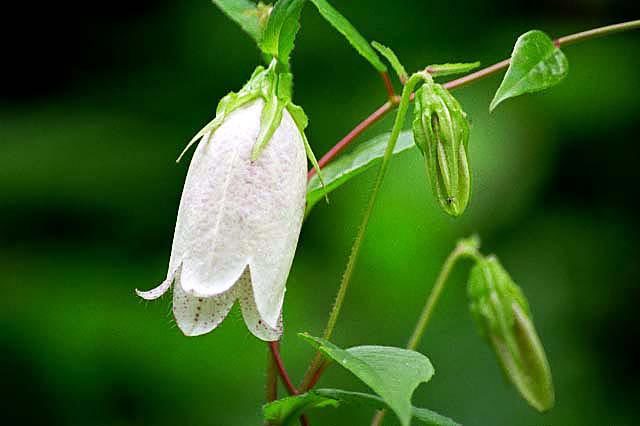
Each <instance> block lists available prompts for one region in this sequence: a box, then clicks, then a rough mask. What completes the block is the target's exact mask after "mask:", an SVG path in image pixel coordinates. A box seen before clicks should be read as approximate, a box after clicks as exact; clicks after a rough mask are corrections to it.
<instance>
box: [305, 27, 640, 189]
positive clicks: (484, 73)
mask: <svg viewBox="0 0 640 426" xmlns="http://www.w3.org/2000/svg"><path fill="white" fill-rule="evenodd" d="M638 28H640V20H635V21H629V22H623V23H620V24H614V25H609V26H606V27H600V28H595V29H592V30H588V31H583V32H580V33H576V34H571V35H567V36H564V37H560V38H557V39H556V40H554V43H555V44H556V46H566V45H571V44H574V43H578V42H581V41H586V40H590V39H593V38H596V37H602V36H605V35H610V34H614V33H618V32H622V31H629V30H633V29H638ZM509 63H510V60H509V59H505V60H503V61H500V62H498V63H495V64H493V65H490V66H488V67H486V68H483V69H481V70H479V71H476V72H474V73H471V74H468V75H465V76H464V77H460V78H457V79H455V80H451V81H448V82H447V83H444V84H443V86H444V87H445V88H446V89H449V90H454V89H458V88H460V87H463V86H466V85H468V84H470V83H475V82H476V81H479V80H482V79H483V78H486V77H489V76H491V75H493V74H495V73H497V72H499V71H501V70H503V69H506V68H507V67H508V66H509ZM396 106H397V102H393V101H387V102H386V103H385V104H384V105H382V106H381V107H380V108H378V109H377V110H375V111H374V112H373V113H371V114H370V115H369V116H368V117H367V118H365V119H364V120H362V121H361V122H360V123H359V124H358V125H356V127H354V128H353V130H351V131H350V132H349V133H347V135H346V136H345V137H344V138H342V139H341V140H340V141H339V142H338V143H337V144H336V145H334V146H333V148H331V149H330V150H329V151H328V152H327V153H326V154H325V155H324V156H323V157H322V158H321V159H320V161H318V164H319V165H320V168H322V167H324V166H326V165H327V164H329V163H330V162H331V161H332V160H333V159H334V158H335V157H337V156H338V154H340V153H341V152H342V151H343V150H344V149H345V148H346V147H347V146H349V145H350V144H351V143H352V142H353V141H354V140H355V139H356V138H357V137H358V136H360V135H361V134H362V133H363V132H364V131H365V130H367V129H368V128H369V127H371V126H372V125H373V124H374V123H376V122H378V121H379V120H380V119H382V118H383V117H384V116H385V115H387V113H389V112H390V111H391V110H393V109H394V107H396ZM314 174H315V170H314V169H312V170H311V171H309V174H308V178H309V179H310V178H311V177H312V176H313V175H314Z"/></svg>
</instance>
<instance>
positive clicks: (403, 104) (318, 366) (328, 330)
mask: <svg viewBox="0 0 640 426" xmlns="http://www.w3.org/2000/svg"><path fill="white" fill-rule="evenodd" d="M424 78H425V76H424V75H422V74H414V75H413V76H412V77H411V78H410V79H409V80H408V81H407V84H406V85H405V86H404V89H403V91H402V98H401V99H400V105H399V107H398V113H397V115H396V119H395V122H394V124H393V129H392V130H391V135H390V136H389V142H388V143H387V147H386V149H385V152H384V157H383V158H382V164H381V165H380V168H379V169H378V175H377V177H376V181H375V183H374V185H373V190H372V191H371V196H370V197H369V203H368V204H367V208H366V209H365V212H364V215H363V216H362V221H361V222H360V227H359V228H358V234H357V235H356V239H355V241H354V243H353V246H352V247H351V254H350V255H349V260H348V261H347V266H346V268H345V271H344V274H343V275H342V280H341V282H340V287H339V288H338V294H337V295H336V300H335V302H334V304H333V307H332V308H331V312H330V314H329V320H328V321H327V326H326V327H325V330H324V334H323V336H322V337H323V338H324V339H326V340H330V339H331V336H332V335H333V330H334V329H335V326H336V322H337V321H338V317H339V316H340V312H341V310H342V305H343V303H344V298H345V296H346V294H347V290H348V289H349V284H350V283H351V277H352V276H353V271H354V269H355V266H356V263H357V261H358V256H359V254H360V249H361V248H362V243H363V241H364V236H365V234H366V233H367V227H368V225H369V219H371V213H372V212H373V207H374V206H375V203H376V200H377V198H378V193H379V192H380V187H381V186H382V182H383V180H384V178H385V176H386V174H387V170H388V169H389V163H390V162H391V157H392V156H393V149H394V148H395V146H396V142H397V141H398V137H399V136H400V131H401V130H402V126H403V124H404V121H405V118H406V116H407V110H408V108H409V102H410V100H411V94H412V93H413V88H414V87H415V86H416V85H417V84H418V83H420V82H421V81H423V80H424ZM322 366H323V361H322V356H321V355H320V354H319V353H316V356H315V357H314V361H313V362H312V366H311V367H310V368H309V370H308V371H307V374H306V376H305V379H304V381H303V386H302V389H304V390H307V389H310V388H309V386H310V385H311V384H315V383H313V381H312V380H313V378H314V377H319V373H320V372H321V371H322ZM316 381H317V379H316Z"/></svg>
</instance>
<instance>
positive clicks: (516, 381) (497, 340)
mask: <svg viewBox="0 0 640 426" xmlns="http://www.w3.org/2000/svg"><path fill="white" fill-rule="evenodd" d="M467 293H468V295H469V303H470V304H469V307H470V310H471V314H472V316H473V318H474V320H475V321H476V324H477V325H478V328H479V330H480V333H481V334H482V335H483V336H485V337H486V338H487V340H488V341H489V343H490V344H491V347H492V348H493V350H494V352H495V353H496V356H497V358H498V361H499V364H500V366H501V367H502V369H503V371H504V373H505V375H506V377H507V379H508V380H509V381H510V382H512V383H513V385H514V386H515V387H516V389H517V390H518V392H519V393H520V395H521V396H522V397H523V398H524V399H525V400H526V401H527V402H528V403H529V404H530V405H531V406H532V407H534V408H535V409H536V410H538V411H547V410H549V409H550V408H551V407H552V406H553V404H554V400H555V396H554V389H553V379H552V376H551V369H550V367H549V362H548V361H547V357H546V354H545V351H544V348H543V346H542V343H541V342H540V338H539V337H538V334H537V332H536V330H535V327H534V325H533V320H532V317H531V311H530V309H529V304H528V302H527V299H526V298H525V296H524V294H523V293H522V290H521V289H520V287H518V286H517V285H516V283H515V282H514V281H513V280H512V279H511V276H510V275H509V274H508V273H507V271H506V270H505V269H504V268H503V266H502V265H501V264H500V262H499V261H498V259H497V258H496V257H495V256H488V257H486V258H483V259H480V260H478V261H477V262H476V265H475V266H474V267H473V269H472V270H471V273H470V275H469V285H468V290H467Z"/></svg>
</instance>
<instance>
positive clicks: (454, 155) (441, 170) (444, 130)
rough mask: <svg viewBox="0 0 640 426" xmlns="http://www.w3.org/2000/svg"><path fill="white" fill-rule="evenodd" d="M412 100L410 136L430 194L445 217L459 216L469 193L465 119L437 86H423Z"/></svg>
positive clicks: (430, 84)
mask: <svg viewBox="0 0 640 426" xmlns="http://www.w3.org/2000/svg"><path fill="white" fill-rule="evenodd" d="M415 100H416V102H415V116H414V120H413V135H414V140H415V142H416V145H417V146H418V147H419V148H420V150H421V151H422V153H423V155H424V158H425V163H426V168H427V174H428V175H429V180H430V181H431V185H432V187H433V192H434V194H435V196H436V198H437V199H438V202H439V203H440V206H442V209H443V210H444V211H445V212H446V213H448V214H450V215H452V216H460V215H461V214H462V213H463V212H464V210H465V208H466V207H467V204H468V203H469V196H470V192H471V177H470V174H469V163H468V160H467V150H468V141H469V123H468V121H467V115H466V114H465V112H464V111H463V110H462V107H461V106H460V104H459V103H458V101H457V100H456V99H455V98H454V97H453V96H452V95H451V93H449V91H448V90H447V89H445V88H444V87H442V86H441V85H439V84H435V83H427V84H424V85H423V86H422V87H420V88H419V89H418V90H417V91H416V98H415Z"/></svg>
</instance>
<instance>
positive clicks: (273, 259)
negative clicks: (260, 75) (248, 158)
mask: <svg viewBox="0 0 640 426" xmlns="http://www.w3.org/2000/svg"><path fill="white" fill-rule="evenodd" d="M254 169H255V170H253V171H252V173H248V174H247V176H245V178H244V179H245V180H246V182H247V184H248V185H250V187H251V188H252V191H251V192H250V193H249V192H248V193H247V200H246V201H245V203H247V204H249V205H250V206H252V210H251V213H250V216H249V217H250V219H251V220H250V221H249V222H248V223H249V224H250V228H248V229H247V230H248V231H250V232H251V236H252V241H253V247H252V257H251V261H250V263H249V269H250V270H251V281H252V286H253V292H254V295H255V301H256V306H257V309H258V312H259V313H260V317H261V318H262V319H263V320H264V321H265V322H266V323H267V325H268V326H269V327H270V328H272V329H276V328H277V325H278V318H279V317H280V313H281V311H282V302H283V299H284V291H285V284H286V281H287V276H288V275H289V270H290V269H291V263H292V262H293V256H294V254H295V251H296V245H297V243H298V236H299V235H300V228H301V227H302V219H303V216H304V204H305V194H306V184H307V174H306V170H307V160H306V154H305V150H304V143H303V141H302V138H301V135H300V131H299V130H298V127H297V126H296V124H295V122H294V121H293V119H292V118H291V115H290V114H289V112H288V111H286V110H285V111H284V114H283V117H282V122H281V123H280V127H278V129H277V130H276V132H275V133H274V135H273V137H272V138H271V141H270V142H269V144H268V145H267V147H266V148H265V149H264V151H262V153H261V154H260V157H259V158H258V160H257V161H256V162H255V164H254Z"/></svg>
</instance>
